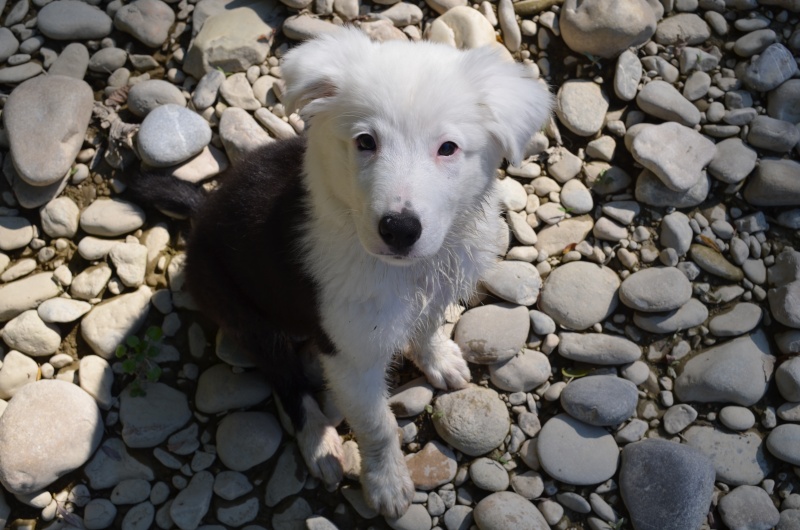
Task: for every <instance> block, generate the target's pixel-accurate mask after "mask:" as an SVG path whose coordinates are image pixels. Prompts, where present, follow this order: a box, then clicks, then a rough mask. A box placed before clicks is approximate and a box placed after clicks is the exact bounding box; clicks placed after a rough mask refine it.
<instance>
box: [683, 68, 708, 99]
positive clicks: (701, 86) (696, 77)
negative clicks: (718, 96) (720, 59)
mask: <svg viewBox="0 0 800 530" xmlns="http://www.w3.org/2000/svg"><path fill="white" fill-rule="evenodd" d="M709 88H711V76H710V75H708V74H707V73H705V72H700V71H695V72H692V73H691V74H690V75H689V77H688V78H686V84H684V86H683V97H685V98H686V99H688V100H689V101H696V100H698V99H700V98H702V97H703V96H705V95H706V94H708V89H709Z"/></svg>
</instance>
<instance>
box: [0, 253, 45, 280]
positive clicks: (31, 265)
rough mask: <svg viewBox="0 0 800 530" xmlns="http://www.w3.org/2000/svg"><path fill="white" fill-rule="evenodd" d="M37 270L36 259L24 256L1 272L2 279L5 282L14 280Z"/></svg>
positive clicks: (0, 278) (0, 277)
mask: <svg viewBox="0 0 800 530" xmlns="http://www.w3.org/2000/svg"><path fill="white" fill-rule="evenodd" d="M34 270H36V260H35V259H32V258H23V259H21V260H17V261H16V262H14V264H13V265H11V266H10V267H8V268H7V269H6V270H4V271H3V274H0V281H2V282H3V283H7V282H12V281H14V280H16V279H18V278H22V277H23V276H27V275H28V274H30V273H32V272H33V271H34Z"/></svg>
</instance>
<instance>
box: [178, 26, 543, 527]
mask: <svg viewBox="0 0 800 530" xmlns="http://www.w3.org/2000/svg"><path fill="white" fill-rule="evenodd" d="M281 71H282V72H283V76H284V79H285V82H286V86H287V92H286V94H285V102H286V104H287V108H299V109H301V114H302V116H303V118H304V120H305V123H306V134H305V138H302V137H298V138H296V139H294V140H287V141H280V142H274V143H272V144H270V145H268V146H266V147H263V148H261V149H260V150H258V151H256V152H254V153H253V154H252V156H251V157H250V158H249V159H248V160H247V161H246V162H244V163H242V164H240V165H238V166H236V167H234V168H233V169H231V170H229V171H228V173H227V174H226V175H224V177H223V178H222V185H221V187H220V189H219V190H217V191H215V192H213V193H211V194H210V196H209V197H208V199H207V200H206V201H205V202H204V204H203V205H202V206H201V207H200V209H199V211H197V212H196V213H195V214H194V215H193V218H194V225H193V228H192V235H191V238H190V241H189V244H188V249H187V254H188V256H187V258H188V259H187V269H186V274H187V285H188V286H189V288H190V290H191V293H192V295H193V297H194V298H195V299H196V301H197V303H198V305H199V307H200V308H201V310H202V311H203V312H205V313H206V314H207V315H208V316H210V317H211V318H213V319H214V320H215V321H216V322H217V323H218V324H219V325H220V326H221V327H222V328H223V330H224V331H225V332H226V333H228V334H229V335H231V336H232V337H233V338H234V339H235V340H236V341H237V342H238V343H239V344H240V345H241V346H242V347H243V348H245V349H247V350H248V351H249V352H250V353H252V354H253V355H254V356H255V357H256V358H257V359H258V360H259V364H260V366H261V368H262V369H263V371H264V372H265V373H266V376H267V378H268V380H269V381H270V383H271V384H272V385H273V388H274V392H275V395H276V396H277V397H278V398H279V401H280V404H281V405H282V408H283V410H284V411H285V413H286V415H287V416H288V417H289V418H290V420H291V423H292V425H293V427H294V430H295V433H296V436H297V439H298V443H299V447H300V450H301V452H302V454H303V456H304V458H305V460H306V463H307V464H308V467H309V469H310V471H311V473H312V474H314V475H315V476H317V477H319V478H321V479H323V480H324V481H325V482H326V483H328V484H329V485H330V484H335V483H337V482H338V481H339V480H340V479H341V476H342V469H341V460H342V449H341V445H340V439H339V436H338V434H337V432H336V431H335V429H334V427H333V426H332V425H331V424H330V422H329V421H328V419H327V418H326V417H325V416H324V414H323V413H322V412H321V411H320V408H319V407H318V405H317V403H316V402H315V400H314V399H313V398H312V397H311V392H312V390H313V389H312V387H311V385H310V383H309V382H308V378H307V377H306V375H305V374H304V371H303V366H302V363H301V361H300V359H299V357H298V356H297V355H296V350H297V347H296V346H295V343H294V341H293V338H294V337H300V336H303V337H314V338H316V339H317V340H318V341H319V342H320V343H322V344H326V345H327V346H328V349H329V351H330V352H331V353H330V354H326V355H322V356H321V363H322V366H323V369H324V375H325V379H326V382H327V384H328V385H329V388H330V391H331V393H332V396H333V398H334V401H335V404H336V405H337V406H338V408H339V410H340V411H342V413H343V414H344V416H345V418H346V419H347V422H348V423H349V425H350V428H351V429H352V430H353V431H354V433H355V435H356V438H357V440H358V445H359V449H360V452H361V467H362V476H361V482H362V485H363V492H364V497H365V499H366V500H367V501H368V502H369V504H370V505H372V506H373V507H374V508H376V509H377V510H379V511H380V512H381V513H383V514H385V515H387V516H389V517H397V516H399V515H402V514H403V513H404V512H405V511H406V509H407V508H408V507H409V505H410V503H411V499H412V497H413V494H414V485H413V483H412V481H411V479H410V477H409V473H408V470H407V468H406V465H405V461H404V458H403V453H402V451H401V449H400V445H399V442H398V433H397V422H396V421H395V418H394V416H393V415H392V412H391V410H390V409H389V406H388V404H387V393H388V389H387V385H386V380H385V377H386V371H387V368H388V367H389V365H390V363H391V361H392V359H393V356H395V355H396V354H398V352H405V353H406V355H407V356H408V357H409V358H411V359H412V360H413V361H414V363H415V364H416V365H417V366H418V367H419V369H420V370H421V371H422V372H423V373H424V374H425V375H426V376H427V378H428V380H429V381H430V382H431V384H433V385H434V386H435V387H437V388H441V389H447V388H462V387H464V386H466V385H467V383H468V382H469V380H470V373H469V369H468V367H467V364H466V362H465V361H464V359H463V358H462V355H461V351H460V350H459V348H458V346H457V345H456V344H455V343H454V342H453V341H452V340H450V339H449V337H448V336H446V335H445V334H444V333H443V332H442V330H441V326H442V324H443V322H444V311H445V308H446V307H447V306H448V305H450V304H452V303H454V302H456V301H458V300H463V299H467V298H469V297H470V295H471V294H472V292H473V289H474V288H475V285H476V283H477V281H478V280H479V278H480V277H481V276H482V275H483V274H484V273H485V272H486V271H487V270H488V269H489V268H490V267H492V266H493V264H494V263H495V262H496V260H497V257H498V254H501V253H503V252H504V251H505V249H504V248H500V245H501V243H500V242H502V241H504V240H506V238H505V237H503V234H502V231H503V230H507V227H506V226H505V224H504V223H503V221H502V217H501V212H500V206H499V203H498V200H497V199H496V197H495V191H494V190H495V186H494V184H495V182H496V178H495V172H496V169H497V167H498V166H499V165H500V163H501V162H502V160H503V158H506V159H508V160H509V161H511V162H514V163H519V161H520V158H521V157H522V156H523V153H524V150H525V147H526V145H527V144H528V142H529V140H530V139H531V137H532V135H533V133H535V132H536V131H538V130H540V129H541V127H542V125H543V124H544V122H545V120H546V119H547V118H548V116H549V113H550V109H551V105H552V98H551V95H550V93H549V92H548V90H547V88H546V87H545V86H544V85H543V84H542V83H540V82H538V81H536V80H534V79H532V78H530V77H529V75H528V73H527V70H526V69H525V68H524V67H523V66H521V65H519V64H515V63H514V62H512V61H510V60H508V58H507V56H505V57H504V55H503V54H502V53H500V52H499V51H498V50H496V49H493V48H491V47H487V48H481V49H474V50H470V51H460V50H457V49H454V48H451V47H448V46H445V45H440V44H433V43H425V42H419V43H411V42H397V41H393V42H386V43H376V42H373V41H371V40H370V39H369V38H368V37H366V36H365V35H364V34H362V33H361V32H360V31H358V30H356V29H341V30H339V31H337V32H335V33H333V34H331V35H327V36H324V37H321V38H318V39H315V40H312V41H310V42H308V43H305V44H302V45H300V46H298V47H296V48H294V49H293V50H291V51H290V52H289V53H288V54H287V56H286V57H285V60H284V62H283V65H282V67H281Z"/></svg>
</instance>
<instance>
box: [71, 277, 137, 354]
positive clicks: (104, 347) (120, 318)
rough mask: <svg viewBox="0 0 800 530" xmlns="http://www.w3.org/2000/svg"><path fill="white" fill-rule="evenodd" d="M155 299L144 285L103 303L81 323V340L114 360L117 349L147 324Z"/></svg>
mask: <svg viewBox="0 0 800 530" xmlns="http://www.w3.org/2000/svg"><path fill="white" fill-rule="evenodd" d="M73 285H74V283H73ZM151 295H152V291H151V289H150V288H149V287H148V286H146V285H143V286H141V287H139V288H138V289H137V290H136V291H134V292H132V293H127V294H122V295H119V296H115V297H114V298H110V299H108V300H106V301H104V302H101V303H100V304H98V305H96V306H95V307H94V308H93V309H92V310H91V311H90V312H89V313H88V314H87V315H86V316H85V317H83V320H81V336H82V337H83V339H84V340H85V341H86V343H87V344H88V345H89V346H90V347H91V348H92V350H94V352H95V353H96V354H97V355H99V356H100V357H103V358H104V359H110V358H111V357H112V356H113V355H114V352H115V350H116V348H117V345H119V344H122V342H123V341H124V340H125V339H126V338H127V337H129V336H131V335H133V334H135V333H136V331H137V330H138V329H139V328H140V327H141V325H142V324H143V323H144V320H145V318H147V312H148V309H149V306H150V296H151Z"/></svg>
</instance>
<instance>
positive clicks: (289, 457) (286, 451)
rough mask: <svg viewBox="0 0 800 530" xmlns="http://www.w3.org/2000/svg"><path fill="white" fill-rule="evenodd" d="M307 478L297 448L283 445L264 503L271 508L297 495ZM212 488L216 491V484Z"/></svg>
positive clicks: (268, 483) (291, 444) (291, 445)
mask: <svg viewBox="0 0 800 530" xmlns="http://www.w3.org/2000/svg"><path fill="white" fill-rule="evenodd" d="M307 478H308V471H307V470H306V466H305V463H304V462H303V457H302V456H301V455H300V451H299V450H298V449H297V446H296V445H295V444H293V443H290V444H287V445H285V446H284V448H283V450H282V451H281V454H280V455H279V456H278V461H277V463H276V464H275V470H274V471H273V472H272V476H271V477H270V479H269V481H268V482H267V489H266V495H265V497H264V503H265V504H266V505H267V506H269V507H270V508H272V507H274V506H276V505H277V504H278V503H279V502H280V501H282V500H283V499H285V498H286V497H289V496H290V495H295V494H297V493H299V492H300V491H301V490H302V489H303V484H305V482H306V479H307ZM214 488H215V490H216V482H215V484H214ZM246 502H247V501H246ZM236 526H239V525H236Z"/></svg>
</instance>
